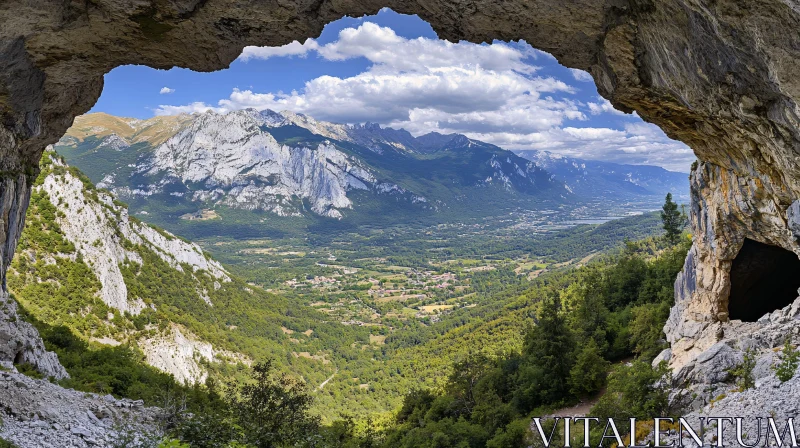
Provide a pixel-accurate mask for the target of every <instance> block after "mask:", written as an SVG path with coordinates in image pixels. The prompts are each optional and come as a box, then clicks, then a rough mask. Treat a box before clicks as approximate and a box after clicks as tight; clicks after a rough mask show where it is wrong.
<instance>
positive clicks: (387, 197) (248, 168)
mask: <svg viewBox="0 0 800 448" xmlns="http://www.w3.org/2000/svg"><path fill="white" fill-rule="evenodd" d="M55 149H56V151H57V152H58V153H59V154H61V155H63V156H64V157H65V158H66V160H67V161H68V162H69V163H70V164H72V165H74V166H77V167H78V168H80V169H81V170H82V171H83V172H85V173H86V174H87V175H88V176H89V178H90V179H91V180H92V181H94V182H96V183H97V184H98V186H99V187H103V188H107V189H109V190H111V191H113V192H114V193H115V194H116V195H117V196H118V197H120V198H121V199H123V200H125V201H127V202H129V203H130V205H131V208H132V209H133V210H134V211H144V212H145V213H148V210H150V211H151V212H152V211H153V210H154V205H153V204H160V205H161V206H162V207H160V208H157V209H155V213H156V214H160V215H170V216H172V217H173V218H175V217H178V216H180V217H183V218H184V219H207V218H208V217H212V216H218V215H216V212H212V210H215V209H228V210H237V209H238V210H247V211H257V212H268V213H271V214H275V215H278V216H283V217H301V216H318V217H325V218H332V219H342V218H348V217H355V216H361V217H362V218H363V219H366V220H370V219H375V218H376V217H390V216H391V217H395V218H396V219H403V217H408V216H425V215H428V216H430V215H434V216H435V215H436V214H437V213H438V214H441V213H452V214H455V215H456V216H461V215H463V214H471V215H484V216H489V215H500V214H504V213H505V212H508V211H512V210H540V209H555V208H559V207H564V206H569V205H575V204H581V203H583V202H592V201H594V202H597V201H608V202H620V201H622V202H624V201H631V200H634V201H638V202H645V203H647V204H650V203H652V205H653V208H655V207H656V206H657V205H659V204H660V203H661V201H663V196H664V194H665V193H666V192H667V191H671V192H673V194H675V195H676V196H678V197H681V196H685V195H686V193H688V180H687V176H686V175H685V174H682V173H673V172H669V171H666V170H664V169H661V168H658V167H640V166H631V165H618V164H612V163H606V162H594V161H586V160H581V159H569V158H560V157H557V156H554V155H552V154H549V153H545V152H539V151H519V152H518V153H516V154H515V153H514V152H512V151H507V150H505V149H502V148H500V147H498V146H495V145H492V144H489V143H485V142H481V141H478V140H475V139H471V138H468V137H466V136H464V135H460V134H439V133H429V134H425V135H422V136H418V137H415V136H413V135H412V134H411V133H409V132H408V131H406V130H403V129H393V128H384V127H381V126H379V125H377V124H371V123H367V124H363V125H346V124H336V123H330V122H324V121H317V120H315V119H313V118H311V117H309V116H306V115H302V114H296V113H293V112H287V111H284V112H280V113H278V112H274V111H271V110H264V111H257V110H254V109H246V110H240V111H234V112H229V113H225V114H219V113H215V112H212V111H210V112H206V113H202V114H193V115H177V116H158V117H154V118H151V119H148V120H139V119H132V118H121V117H114V116H111V115H107V114H103V113H95V114H88V115H84V116H81V117H78V118H77V119H76V120H75V123H74V124H73V126H72V127H71V128H70V130H69V131H68V132H67V134H66V135H65V136H64V138H62V139H61V141H60V142H59V143H58V144H57V145H56V146H55ZM204 210H205V211H204Z"/></svg>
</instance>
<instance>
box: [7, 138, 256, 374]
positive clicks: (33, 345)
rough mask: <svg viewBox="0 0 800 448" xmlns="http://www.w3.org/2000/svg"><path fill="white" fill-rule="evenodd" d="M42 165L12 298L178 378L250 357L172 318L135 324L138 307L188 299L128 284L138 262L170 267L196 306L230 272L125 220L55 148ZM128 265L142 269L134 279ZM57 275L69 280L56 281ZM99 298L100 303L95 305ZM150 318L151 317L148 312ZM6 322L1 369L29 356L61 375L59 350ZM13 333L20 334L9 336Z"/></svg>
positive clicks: (10, 305)
mask: <svg viewBox="0 0 800 448" xmlns="http://www.w3.org/2000/svg"><path fill="white" fill-rule="evenodd" d="M44 166H45V169H44V171H43V172H42V174H41V175H40V177H39V179H38V180H37V182H36V186H35V187H34V189H33V195H34V206H33V208H32V209H31V212H32V213H33V217H32V218H31V222H30V223H29V228H28V229H27V230H26V232H25V233H24V235H25V236H24V238H23V240H22V247H21V248H20V250H19V251H18V254H17V258H16V259H15V261H14V263H12V265H11V269H10V271H9V288H10V289H11V291H12V292H13V293H14V294H16V298H17V300H19V301H20V302H21V303H24V304H26V306H28V307H30V309H29V311H30V312H31V313H32V314H33V315H34V316H36V317H37V318H39V319H44V320H45V321H47V323H48V324H55V323H59V324H66V325H68V326H69V327H70V328H71V329H72V330H73V331H75V332H77V333H78V334H80V335H81V336H83V337H84V338H87V339H92V340H95V341H99V342H102V343H105V344H111V345H117V344H120V343H123V342H127V343H132V344H135V345H138V346H139V348H140V349H141V350H142V352H143V353H144V355H145V359H146V360H147V362H148V363H149V364H150V365H152V366H154V367H156V368H158V369H160V370H162V371H165V372H167V373H170V374H172V375H174V376H175V378H176V379H177V380H178V381H180V382H182V383H194V382H196V381H202V380H204V379H205V378H206V375H207V373H206V369H205V368H203V367H201V365H200V363H201V360H202V361H203V362H214V361H217V360H218V358H220V357H225V358H226V359H230V360H238V361H242V362H248V361H247V359H246V358H245V357H242V356H240V355H238V354H236V353H233V352H230V351H225V350H221V349H219V348H217V347H214V346H213V345H212V344H210V343H208V342H206V341H203V340H202V339H201V338H200V337H198V336H197V335H195V334H193V333H192V332H191V331H190V330H188V329H186V328H183V327H181V326H180V325H177V324H172V325H167V326H166V327H165V328H164V329H163V330H162V331H155V329H154V328H152V327H153V326H152V325H151V326H150V327H149V328H148V326H144V327H142V325H139V327H137V326H135V325H132V324H131V322H132V321H133V320H134V319H136V318H137V316H139V315H141V314H142V313H143V312H144V311H147V313H148V316H150V315H152V314H153V313H157V312H158V311H159V308H160V307H162V306H165V307H168V306H176V305H177V306H187V305H186V304H183V303H181V302H178V301H176V300H177V298H176V297H171V298H164V297H154V296H152V295H151V294H149V293H148V292H147V290H146V289H143V288H142V285H140V284H139V283H137V282H134V281H133V280H134V279H141V278H142V276H143V275H142V274H141V272H142V270H143V269H144V270H146V269H148V267H150V268H154V266H152V265H153V264H154V263H157V264H158V266H157V267H155V268H156V269H157V272H158V275H159V276H162V278H164V279H165V278H167V277H169V276H170V272H169V271H170V270H174V271H176V273H177V276H174V277H173V278H177V279H179V280H178V281H182V282H184V283H185V285H184V286H185V289H188V290H190V291H192V294H191V297H189V298H188V300H190V301H194V302H196V303H197V305H196V306H198V307H201V308H202V307H213V306H214V302H215V301H216V300H219V297H220V296H219V295H218V294H219V293H220V292H221V291H222V290H224V289H226V288H227V287H228V286H227V285H228V284H229V283H230V282H231V277H230V276H229V274H228V273H227V272H226V271H225V269H224V268H223V267H222V266H221V265H220V264H219V263H218V262H216V261H214V260H213V259H211V258H210V257H209V256H208V255H206V254H205V253H204V252H203V251H202V249H201V248H200V247H199V246H198V245H196V244H193V243H188V242H186V241H184V240H181V239H179V238H178V237H176V236H174V235H172V234H170V233H168V232H165V231H163V230H160V229H157V228H154V227H151V226H148V225H146V224H144V223H142V222H140V221H138V220H134V219H130V218H129V217H128V210H127V208H126V207H125V205H124V204H122V203H120V202H118V201H117V200H116V199H115V198H114V197H113V196H112V195H111V194H110V193H108V192H107V191H103V190H98V189H96V188H95V187H94V186H93V185H92V184H91V183H90V182H89V181H88V179H86V177H85V176H83V175H82V174H81V173H80V172H79V171H77V170H74V169H72V168H71V167H69V166H67V165H66V164H65V163H64V162H63V160H62V159H60V158H59V157H58V156H57V155H55V154H54V153H52V152H51V153H48V154H47V155H46V160H45V163H44ZM131 268H134V269H137V270H138V272H139V274H137V275H136V276H132V275H131V274H130V273H129V270H130V269H131ZM74 276H80V277H82V279H81V280H82V283H80V284H78V283H76V281H75V278H74ZM62 279H63V280H62ZM155 280H156V281H165V280H162V279H161V278H157V279H155ZM62 281H65V282H67V283H68V284H63V285H62V284H61V283H62ZM173 281H175V280H173ZM43 284H44V285H53V284H56V285H58V286H57V288H61V289H57V290H53V289H45V290H42V289H41V285H43ZM156 286H158V285H156ZM64 287H67V289H63V288H64ZM45 288H48V286H45ZM50 288H52V286H50ZM71 288H83V290H82V291H80V292H76V291H72V290H71ZM98 299H99V300H100V301H101V302H102V305H101V304H99V303H95V302H96V300H98ZM164 299H166V300H167V303H169V301H170V300H171V301H172V303H169V304H167V303H165V302H164ZM5 306H6V308H5V309H6V311H5V313H7V315H13V314H16V306H17V305H16V303H15V302H14V301H7V302H6V303H5ZM65 307H66V308H65ZM48 310H51V311H52V313H51V311H48ZM53 313H54V314H53ZM56 315H60V316H58V317H56ZM67 315H71V316H72V317H67ZM146 321H149V322H157V320H156V319H154V318H152V317H148V318H147V319H146ZM6 325H14V326H13V327H0V335H2V336H3V337H5V338H6V339H7V340H8V341H10V342H8V343H7V344H4V347H7V350H13V353H8V354H7V355H5V356H4V357H5V358H7V359H8V360H9V361H4V366H5V367H7V368H13V367H14V366H13V365H12V362H13V364H25V363H27V364H31V365H33V366H35V367H36V368H37V369H38V370H40V371H41V372H42V373H44V374H45V375H46V376H52V377H55V378H63V377H64V376H66V375H67V374H66V372H65V371H64V369H63V368H62V367H61V365H60V364H59V363H58V360H57V358H56V357H55V355H53V354H52V353H47V352H45V351H44V348H43V347H42V344H41V341H40V340H39V338H38V335H37V334H36V330H35V329H34V328H33V327H32V326H30V324H28V323H26V322H24V321H22V320H21V319H16V320H12V321H11V322H10V323H8V324H6ZM14 334H17V335H21V336H22V337H21V338H17V339H16V342H14V341H15V338H14V337H13V335H14Z"/></svg>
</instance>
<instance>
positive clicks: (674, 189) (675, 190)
mask: <svg viewBox="0 0 800 448" xmlns="http://www.w3.org/2000/svg"><path fill="white" fill-rule="evenodd" d="M514 153H515V154H517V155H519V156H521V157H524V158H526V159H528V160H530V161H532V162H534V163H536V165H538V166H540V167H542V168H543V169H545V170H547V171H549V172H551V173H553V175H554V176H555V178H556V179H558V180H560V181H562V182H564V183H565V184H566V185H567V187H568V188H569V189H570V191H572V192H573V193H575V194H576V195H578V196H581V197H587V196H605V195H629V196H655V197H658V198H661V199H663V196H664V195H666V194H667V192H670V193H672V195H673V196H675V197H676V198H677V199H679V200H688V197H689V175H688V174H687V173H678V172H675V171H668V170H665V169H664V168H661V167H658V166H652V165H626V164H620V163H613V162H603V161H599V160H587V159H578V158H572V157H564V156H560V155H557V154H553V153H551V152H548V151H538V150H518V151H514Z"/></svg>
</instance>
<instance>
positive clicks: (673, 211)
mask: <svg viewBox="0 0 800 448" xmlns="http://www.w3.org/2000/svg"><path fill="white" fill-rule="evenodd" d="M661 221H662V222H663V223H664V230H665V231H666V232H667V233H666V235H664V237H665V238H666V239H667V241H669V242H670V244H676V243H677V242H678V241H679V239H680V236H681V232H682V231H683V223H684V219H683V217H682V214H681V212H680V211H678V204H676V203H675V202H674V201H673V200H672V193H667V197H666V200H665V201H664V206H663V207H662V208H661Z"/></svg>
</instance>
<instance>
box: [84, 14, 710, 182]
mask: <svg viewBox="0 0 800 448" xmlns="http://www.w3.org/2000/svg"><path fill="white" fill-rule="evenodd" d="M245 107H255V108H257V109H265V108H270V109H274V110H283V109H288V110H293V111H295V112H299V113H305V114H308V115H310V116H312V117H314V118H316V119H320V120H326V121H334V122H344V123H361V122H365V121H372V122H378V123H380V124H382V125H384V126H392V127H396V128H399V127H403V128H406V129H408V130H409V131H410V132H412V133H413V134H415V135H421V134H424V133H427V132H431V131H437V132H442V133H451V132H458V133H463V134H466V135H468V136H469V137H472V138H477V139H480V140H484V141H488V142H490V143H494V144H497V145H499V146H501V147H504V148H506V149H511V150H516V149H539V150H547V151H551V152H553V153H556V154H562V155H566V156H572V157H582V158H589V159H599V160H607V161H614V162H619V163H633V164H650V165H660V166H663V167H665V168H667V169H671V170H674V171H684V172H685V171H688V168H689V165H690V164H691V162H692V161H693V160H694V156H693V155H692V153H691V151H690V150H689V149H688V148H687V147H686V146H685V145H683V144H681V143H678V142H675V141H672V140H670V139H668V138H667V137H666V136H665V135H664V134H663V132H661V131H660V130H659V129H658V128H656V127H655V126H652V125H649V124H646V123H644V122H643V121H642V120H641V119H639V118H638V117H637V116H636V115H625V114H622V113H620V112H618V111H615V110H614V109H613V108H612V107H611V106H610V104H609V103H608V102H607V101H605V100H603V99H602V98H600V97H599V96H598V94H597V90H596V88H595V85H594V82H593V81H592V80H591V78H590V77H588V74H586V73H584V72H579V71H575V70H570V69H567V68H565V67H563V66H561V65H559V64H558V63H557V62H556V60H555V59H554V58H553V57H552V56H550V55H548V54H546V53H543V52H540V51H537V50H534V49H533V48H532V47H530V46H529V45H528V44H527V43H525V42H510V43H504V42H495V43H493V44H491V45H489V44H483V45H476V44H471V43H467V42H461V43H449V42H446V41H441V40H438V38H437V36H436V33H435V32H434V31H433V29H432V28H431V27H430V26H429V25H428V24H427V23H425V22H424V21H422V20H421V19H419V18H418V17H416V16H404V15H400V14H396V13H394V12H392V11H391V10H388V9H385V10H382V11H381V12H380V13H378V14H377V15H375V16H368V17H364V18H358V19H354V18H343V19H341V20H337V21H336V22H333V23H331V24H329V25H328V26H326V27H325V29H324V30H323V32H322V34H321V35H320V37H319V38H317V39H311V40H308V41H306V42H304V43H300V42H294V43H292V44H289V45H285V46H283V47H272V48H270V47H248V48H246V49H245V51H244V52H243V54H242V56H240V58H239V59H237V60H236V61H234V62H233V63H232V64H231V67H230V68H228V69H226V70H220V71H218V72H214V73H197V72H193V71H190V70H186V69H178V68H176V69H172V70H154V69H151V68H148V67H143V66H125V67H119V68H117V69H115V70H113V71H112V72H110V73H109V74H107V75H106V78H105V87H104V90H103V94H102V96H101V97H100V100H99V101H98V102H97V104H96V105H95V107H94V108H93V110H92V111H93V112H107V113H110V114H113V115H118V116H126V117H135V118H141V119H146V118H150V117H153V116H154V115H159V114H175V113H198V112H205V111H208V110H214V111H216V112H220V113H224V112H226V111H230V110H235V109H241V108H245Z"/></svg>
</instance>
